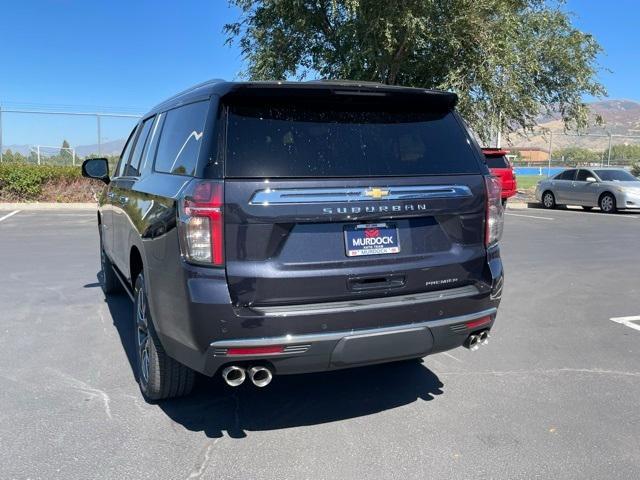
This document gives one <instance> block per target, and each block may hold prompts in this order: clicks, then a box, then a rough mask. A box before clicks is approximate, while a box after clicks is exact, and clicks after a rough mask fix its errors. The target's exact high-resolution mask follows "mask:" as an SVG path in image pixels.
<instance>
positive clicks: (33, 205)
mask: <svg viewBox="0 0 640 480" xmlns="http://www.w3.org/2000/svg"><path fill="white" fill-rule="evenodd" d="M97 209H98V205H97V204H96V203H53V202H51V203H45V202H43V203H40V202H27V203H8V202H6V203H5V202H0V210H91V211H96V210H97Z"/></svg>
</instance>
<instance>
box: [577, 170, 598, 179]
mask: <svg viewBox="0 0 640 480" xmlns="http://www.w3.org/2000/svg"><path fill="white" fill-rule="evenodd" d="M593 176H594V175H593V173H591V172H590V171H589V170H578V176H577V177H576V181H578V182H586V181H587V178H589V177H593Z"/></svg>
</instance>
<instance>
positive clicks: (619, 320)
mask: <svg viewBox="0 0 640 480" xmlns="http://www.w3.org/2000/svg"><path fill="white" fill-rule="evenodd" d="M610 320H611V321H612V322H616V323H621V324H622V325H625V326H627V327H629V328H633V329H634V330H638V331H640V325H638V324H637V323H633V322H634V321H640V315H636V316H635V317H613V318H610Z"/></svg>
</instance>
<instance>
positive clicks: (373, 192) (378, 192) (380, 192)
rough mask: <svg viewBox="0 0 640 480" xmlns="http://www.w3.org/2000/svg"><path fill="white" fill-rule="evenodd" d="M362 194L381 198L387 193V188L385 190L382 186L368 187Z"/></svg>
mask: <svg viewBox="0 0 640 480" xmlns="http://www.w3.org/2000/svg"><path fill="white" fill-rule="evenodd" d="M364 194H365V195H366V196H367V197H371V198H382V197H386V196H387V195H389V190H385V189H382V188H370V189H369V190H366V191H365V192H364Z"/></svg>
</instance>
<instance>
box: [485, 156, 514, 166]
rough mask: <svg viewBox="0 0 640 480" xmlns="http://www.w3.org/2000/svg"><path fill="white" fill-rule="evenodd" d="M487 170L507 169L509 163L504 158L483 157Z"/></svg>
mask: <svg viewBox="0 0 640 480" xmlns="http://www.w3.org/2000/svg"><path fill="white" fill-rule="evenodd" d="M485 159H486V162H487V167H489V168H509V163H507V159H506V158H505V157H485Z"/></svg>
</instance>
